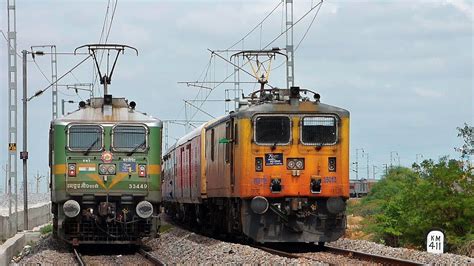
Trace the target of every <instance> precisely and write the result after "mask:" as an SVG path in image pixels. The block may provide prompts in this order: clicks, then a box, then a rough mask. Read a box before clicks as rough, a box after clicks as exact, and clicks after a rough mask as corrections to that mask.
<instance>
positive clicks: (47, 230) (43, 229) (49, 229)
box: [40, 224, 53, 235]
mask: <svg viewBox="0 0 474 266" xmlns="http://www.w3.org/2000/svg"><path fill="white" fill-rule="evenodd" d="M52 231H53V225H52V224H48V225H45V226H43V227H41V228H40V232H41V234H42V235H45V234H49V233H51V232H52Z"/></svg>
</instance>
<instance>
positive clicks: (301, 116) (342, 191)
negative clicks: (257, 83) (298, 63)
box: [163, 87, 349, 242]
mask: <svg viewBox="0 0 474 266" xmlns="http://www.w3.org/2000/svg"><path fill="white" fill-rule="evenodd" d="M301 92H304V93H305V95H306V94H308V93H310V94H314V96H315V97H314V98H315V100H309V98H308V97H305V96H303V95H302V94H301ZM256 93H259V94H260V95H259V97H255V96H256V95H255V94H256ZM197 140H200V146H199V149H198V151H199V152H200V156H194V157H195V158H196V159H199V162H196V164H195V165H194V166H193V164H190V163H187V162H183V161H181V159H180V158H176V160H175V161H176V162H177V163H175V164H174V166H173V164H167V163H166V162H165V167H166V165H169V166H170V167H174V168H176V169H180V168H183V167H184V170H176V171H175V172H176V174H175V175H174V176H170V184H171V183H173V182H174V183H180V182H181V179H182V174H181V173H180V171H183V172H184V173H189V174H186V175H191V176H190V178H189V180H190V181H191V184H190V186H192V187H196V188H201V194H200V195H199V199H198V200H196V201H192V202H189V201H187V200H186V197H185V196H181V197H180V194H176V197H175V198H174V199H170V200H169V201H170V204H167V205H166V206H170V207H169V208H168V209H167V210H169V212H170V213H172V214H174V215H175V216H176V217H178V218H182V219H184V217H185V218H186V220H187V221H188V222H192V223H198V224H199V225H200V226H199V227H200V228H207V229H211V230H212V231H213V232H216V231H219V232H220V233H222V232H224V233H227V234H234V235H240V236H242V235H244V236H246V237H249V238H252V239H254V240H255V241H258V242H327V241H334V240H336V239H338V238H339V237H340V236H342V235H343V233H344V230H345V225H346V216H345V207H346V206H345V201H346V200H347V199H348V197H349V112H348V111H346V110H344V109H341V108H338V107H334V106H330V105H326V104H322V103H320V102H319V95H318V94H315V93H313V92H311V91H308V90H300V89H299V88H297V87H294V88H291V89H290V90H288V89H271V90H263V91H257V92H254V93H253V94H251V97H250V101H249V104H248V105H246V106H243V107H240V108H239V109H238V110H237V111H236V112H233V113H231V114H229V115H227V116H224V117H221V118H219V119H217V120H214V121H211V122H208V123H206V124H204V125H203V126H202V127H201V128H199V129H196V130H195V131H194V133H190V134H188V135H187V136H185V137H183V138H182V139H180V140H179V141H178V143H177V146H176V148H173V149H171V151H170V153H168V154H166V155H165V158H167V157H169V156H171V157H173V156H175V157H176V151H178V150H179V149H183V147H187V145H189V144H192V145H196V144H197V143H198V141H197ZM194 143H196V144H194ZM165 160H166V159H165ZM188 167H190V168H191V169H189V170H187V169H186V168H188ZM198 167H199V170H196V169H197V168H198ZM166 171H167V170H166V169H165V173H166ZM170 173H173V171H172V170H171V171H170ZM165 176H166V174H165ZM165 182H166V180H165ZM163 187H165V186H163ZM163 195H165V193H163ZM165 201H166V196H165ZM188 202H189V204H188Z"/></svg>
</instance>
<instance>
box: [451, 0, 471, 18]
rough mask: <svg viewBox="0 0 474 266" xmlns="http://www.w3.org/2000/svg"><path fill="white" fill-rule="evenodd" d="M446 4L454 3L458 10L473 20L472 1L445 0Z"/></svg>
mask: <svg viewBox="0 0 474 266" xmlns="http://www.w3.org/2000/svg"><path fill="white" fill-rule="evenodd" d="M445 1H446V2H445V3H446V4H448V5H452V6H453V7H455V8H456V9H457V10H459V11H461V12H462V13H464V14H465V15H466V16H467V17H468V18H469V19H471V20H472V12H473V8H472V2H471V1H470V0H445Z"/></svg>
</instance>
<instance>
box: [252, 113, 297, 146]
mask: <svg viewBox="0 0 474 266" xmlns="http://www.w3.org/2000/svg"><path fill="white" fill-rule="evenodd" d="M254 123H255V127H254V128H255V132H254V135H255V142H256V143H257V144H264V145H277V144H281V145H286V144H289V143H290V138H291V122H290V118H289V117H288V116H258V117H257V118H256V119H255V122H254Z"/></svg>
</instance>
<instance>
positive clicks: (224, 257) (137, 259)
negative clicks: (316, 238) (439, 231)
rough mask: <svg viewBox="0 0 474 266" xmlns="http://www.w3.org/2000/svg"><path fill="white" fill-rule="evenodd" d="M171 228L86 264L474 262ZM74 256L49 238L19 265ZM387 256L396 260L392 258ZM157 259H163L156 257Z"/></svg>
mask: <svg viewBox="0 0 474 266" xmlns="http://www.w3.org/2000/svg"><path fill="white" fill-rule="evenodd" d="M167 228H168V229H167V230H166V231H165V232H163V233H162V234H161V236H160V237H159V238H154V239H149V240H144V244H145V245H146V246H147V247H149V249H147V250H146V251H145V250H139V249H138V250H137V249H135V250H130V249H128V250H127V249H126V248H125V249H123V250H119V249H118V248H117V247H116V246H109V247H108V249H109V250H108V251H107V249H99V248H97V249H93V252H89V251H88V250H86V249H82V248H81V249H78V251H79V253H80V254H81V255H82V256H81V258H82V261H83V263H84V264H85V265H138V264H140V265H160V264H166V265H174V264H216V265H221V264H231V265H234V264H239V265H241V264H279V265H287V264H290V265H297V264H304V265H342V264H344V265H361V264H362V265H376V264H377V265H380V264H384V265H385V264H390V265H392V264H393V265H413V264H412V263H411V262H412V261H413V262H415V264H443V265H453V264H456V265H472V264H473V262H474V261H473V259H472V258H469V257H466V256H459V255H453V254H442V255H434V254H429V253H426V252H422V251H416V250H409V249H401V248H391V247H386V246H383V245H380V244H376V243H372V242H368V241H361V240H349V239H340V240H338V241H336V242H333V243H329V244H328V246H327V247H325V248H323V249H321V248H319V247H318V246H316V245H308V244H305V245H283V246H284V247H285V248H278V247H272V246H271V245H266V246H263V247H262V246H251V245H248V244H241V243H233V242H228V241H223V240H219V239H215V238H211V237H207V236H203V235H200V234H197V233H194V232H191V231H189V230H186V229H183V228H181V227H180V226H177V225H173V226H171V225H169V226H167ZM290 247H291V249H290ZM336 248H339V249H336ZM341 249H346V251H341ZM347 249H351V250H350V251H347ZM368 252H370V253H372V254H375V255H379V256H381V257H384V258H383V260H381V258H376V257H374V256H373V255H361V253H368ZM140 253H142V254H146V255H147V256H148V257H144V256H143V255H142V254H140ZM361 256H365V257H361ZM368 256H370V257H368ZM75 257H76V256H75V254H74V252H73V249H71V248H70V247H68V246H66V245H63V244H61V243H58V242H57V241H55V240H53V239H52V238H51V237H48V238H46V239H44V240H43V241H42V242H39V243H38V244H37V245H36V246H35V247H33V251H32V252H31V254H30V255H28V256H27V257H25V258H23V259H22V260H21V261H20V262H19V265H81V264H80V263H78V261H77V260H76V258H75ZM386 257H394V258H396V259H398V260H392V261H388V260H387V258H386ZM157 258H158V259H159V260H157V261H154V260H153V259H157ZM400 259H401V260H400ZM404 260H406V261H404Z"/></svg>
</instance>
